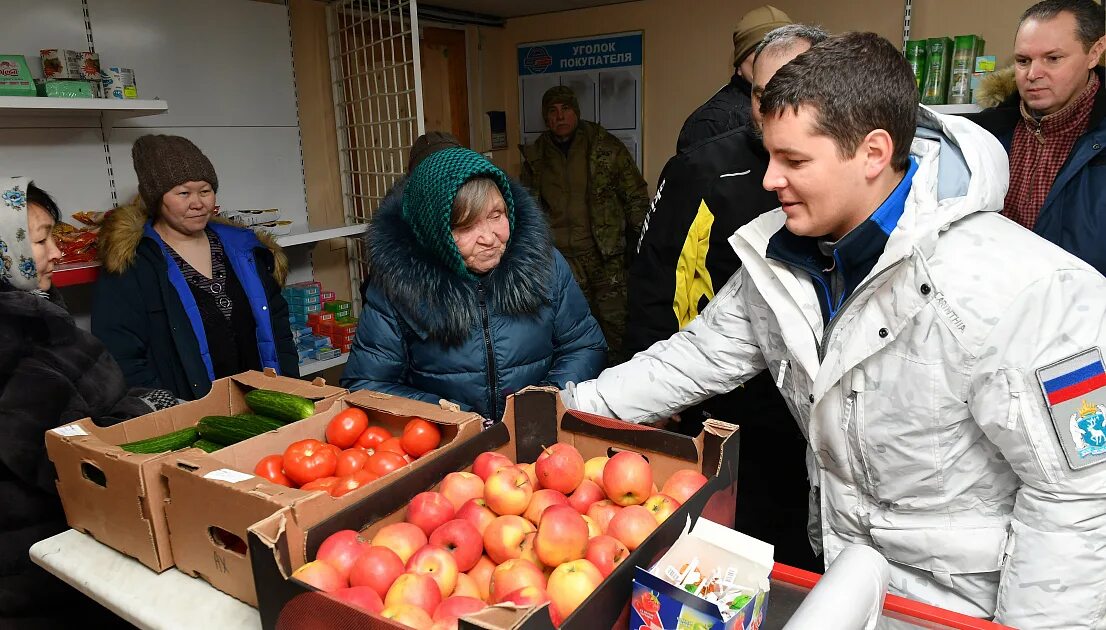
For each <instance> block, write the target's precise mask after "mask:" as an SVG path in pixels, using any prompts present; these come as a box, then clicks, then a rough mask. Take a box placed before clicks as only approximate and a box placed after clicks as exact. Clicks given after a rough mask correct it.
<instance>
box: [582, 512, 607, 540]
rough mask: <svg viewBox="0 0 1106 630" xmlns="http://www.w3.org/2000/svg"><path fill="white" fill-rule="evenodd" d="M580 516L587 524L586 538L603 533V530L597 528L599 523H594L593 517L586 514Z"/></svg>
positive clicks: (589, 538)
mask: <svg viewBox="0 0 1106 630" xmlns="http://www.w3.org/2000/svg"><path fill="white" fill-rule="evenodd" d="M580 518H582V519H584V522H585V523H587V524H588V540H591V539H592V538H595V537H596V536H600V535H602V534H603V530H601V529H599V523H596V522H595V519H594V518H592V517H590V516H588V515H587V514H582V515H581V516H580Z"/></svg>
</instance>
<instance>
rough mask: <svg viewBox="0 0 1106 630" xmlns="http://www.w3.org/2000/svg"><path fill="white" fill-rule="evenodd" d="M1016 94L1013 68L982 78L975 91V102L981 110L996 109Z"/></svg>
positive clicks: (1016, 87)
mask: <svg viewBox="0 0 1106 630" xmlns="http://www.w3.org/2000/svg"><path fill="white" fill-rule="evenodd" d="M1017 93H1018V84H1017V83H1016V82H1015V80H1014V66H1009V67H1006V68H1003V69H1002V70H996V71H995V72H992V73H990V74H988V75H987V76H985V77H983V79H981V80H980V82H979V88H978V89H977V90H976V97H975V100H976V102H977V103H979V106H980V107H982V108H983V109H988V108H991V107H998V106H999V105H1002V104H1003V103H1005V102H1006V101H1007V99H1009V98H1010V97H1011V96H1013V95H1015V94H1017Z"/></svg>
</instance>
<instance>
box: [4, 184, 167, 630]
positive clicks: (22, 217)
mask: <svg viewBox="0 0 1106 630" xmlns="http://www.w3.org/2000/svg"><path fill="white" fill-rule="evenodd" d="M58 216H59V213H58V208H57V205H56V204H55V203H54V201H53V200H52V199H51V198H50V197H49V195H47V194H46V193H45V192H43V191H42V190H40V189H38V188H36V187H35V186H34V184H31V183H29V182H28V181H27V179H26V178H22V177H15V178H11V177H6V178H0V504H3V506H4V509H3V510H2V511H0V627H3V628H7V627H18V628H58V627H66V626H67V625H75V624H77V623H82V624H83V626H84V627H88V626H90V625H91V626H92V627H104V626H105V624H106V625H111V624H113V623H115V622H118V619H117V618H114V617H113V616H112V615H110V613H107V612H106V611H105V610H104V609H102V608H100V607H98V606H97V605H95V604H93V603H92V602H91V601H89V600H87V599H86V598H84V597H83V596H82V595H81V594H80V593H79V592H77V591H75V590H73V589H70V588H69V587H67V586H66V585H65V584H64V583H62V582H61V581H59V580H58V579H56V578H54V577H53V576H51V575H49V574H48V573H46V572H45V571H44V570H42V569H41V568H39V567H38V566H37V565H35V564H33V563H32V562H31V559H30V557H29V556H28V549H29V548H30V547H31V545H33V544H34V543H36V542H38V541H40V540H42V539H45V538H49V537H50V536H53V535H54V534H57V533H59V532H61V531H64V530H65V528H66V524H65V514H64V513H63V511H62V507H61V502H60V501H59V499H58V496H57V488H56V486H55V485H54V468H53V466H52V465H51V464H50V460H49V459H48V458H47V456H46V444H45V441H44V438H43V435H44V434H45V432H46V431H48V430H50V429H53V428H55V427H57V426H60V425H63V424H66V423H68V422H72V421H74V420H79V419H81V418H86V417H91V418H92V420H93V421H94V422H95V423H97V424H99V425H101V426H107V425H110V424H115V423H117V422H119V421H121V420H125V419H127V418H133V417H136V416H140V415H144V414H147V413H151V412H153V411H156V410H157V409H160V408H164V407H168V406H171V405H173V404H174V403H176V398H175V397H174V396H172V395H171V394H170V393H169V392H165V391H157V390H149V389H143V390H139V389H131V390H128V389H127V385H126V383H125V382H124V379H123V373H122V371H120V369H119V366H118V365H117V364H116V363H115V361H114V360H113V359H112V357H111V355H110V354H108V351H107V349H106V348H104V345H103V344H102V343H100V341H99V340H98V339H96V338H95V337H93V336H92V335H91V334H90V333H88V332H87V331H85V330H81V329H80V328H78V327H77V325H76V323H74V321H73V318H72V317H71V316H70V315H69V312H68V311H67V310H66V308H65V303H64V302H63V301H62V299H61V295H60V294H59V293H58V291H57V289H55V288H53V287H52V286H51V274H52V272H53V269H54V265H55V264H56V263H57V260H58V258H59V257H60V256H61V252H59V251H58V248H57V246H56V245H55V244H54V239H53V237H52V236H51V230H52V228H53V225H54V223H55V222H56V221H57V220H58Z"/></svg>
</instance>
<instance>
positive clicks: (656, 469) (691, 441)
mask: <svg viewBox="0 0 1106 630" xmlns="http://www.w3.org/2000/svg"><path fill="white" fill-rule="evenodd" d="M431 464H432V465H430V466H425V467H423V468H421V469H419V470H411V471H410V472H409V473H407V474H406V475H403V476H401V477H400V478H399V479H397V480H396V481H395V482H393V483H392V484H391V485H390V486H389V488H388V491H386V492H383V493H379V494H378V495H374V496H373V497H372V500H371V501H363V502H357V503H355V504H352V505H348V506H347V507H345V508H344V509H342V510H341V511H339V512H338V513H336V514H333V515H331V516H329V517H327V518H323V519H320V520H319V521H318V522H314V523H311V522H304V521H303V520H302V519H300V520H291V519H288V518H286V517H285V515H282V514H281V513H279V512H278V513H277V514H274V515H273V516H272V517H270V518H269V519H266V520H264V521H261V522H259V523H257V524H255V525H254V526H253V527H252V528H251V529H250V534H249V545H250V555H251V560H252V562H253V567H254V577H255V580H256V587H257V596H258V603H259V605H258V607H259V609H260V612H261V617H262V624H263V626H264V627H266V628H276V627H281V628H286V627H298V626H299V625H300V624H301V622H303V621H305V620H307V619H308V618H310V619H311V620H312V621H313V622H315V623H319V622H322V623H324V624H330V625H342V624H345V623H354V624H356V623H361V624H365V623H368V624H372V625H373V627H396V628H403V627H414V628H431V627H434V628H443V629H444V628H453V627H485V628H551V627H566V628H597V627H604V628H609V627H613V626H615V625H618V624H619V623H621V624H625V623H626V620H627V618H628V603H629V600H630V595H631V589H632V582H633V568H634V565H641V566H650V565H651V564H652V561H653V560H655V559H656V558H658V557H659V556H660V555H661V554H663V553H664V551H665V550H667V549H668V547H670V546H671V545H672V543H673V542H674V541H675V540H676V539H677V538H678V537H679V536H680V534H681V532H682V531H683V528H684V526H685V524H686V522H687V519H688V517H691V518H692V519H696V518H698V517H699V516H700V515H704V514H705V515H707V516H708V517H709V518H711V519H712V520H715V521H717V522H721V523H728V524H732V523H733V514H734V505H735V499H736V481H737V479H736V475H737V435H736V427H734V426H733V425H730V424H727V423H724V422H717V421H711V422H709V423H708V424H707V426H706V428H705V430H704V433H703V434H701V435H700V436H698V437H696V438H689V437H686V436H682V435H677V434H673V433H668V432H665V431H660V430H657V429H654V428H651V427H647V426H646V427H643V426H638V425H633V424H627V423H623V422H620V421H617V420H611V419H607V418H598V417H594V416H588V415H587V414H578V413H576V412H567V411H566V410H565V409H564V407H563V406H562V405H561V404H560V399H559V397H558V396H557V394H556V392H555V391H554V390H551V389H546V388H531V389H528V390H524V391H523V392H521V393H519V394H517V395H515V396H513V397H512V398H511V399H509V402H508V406H507V413H506V415H505V417H504V420H503V422H502V423H500V424H498V425H495V426H493V427H492V428H490V429H488V430H486V431H484V432H482V433H480V434H479V435H476V436H474V437H473V438H470V439H469V440H468V441H467V442H465V443H463V444H459V445H457V446H456V447H455V448H454V449H452V450H451V451H450V453H449V454H448V455H446V456H445V457H442V458H439V459H437V460H435V461H434V462H431ZM436 469H437V470H436ZM370 617H371V618H370ZM620 620H621V621H620Z"/></svg>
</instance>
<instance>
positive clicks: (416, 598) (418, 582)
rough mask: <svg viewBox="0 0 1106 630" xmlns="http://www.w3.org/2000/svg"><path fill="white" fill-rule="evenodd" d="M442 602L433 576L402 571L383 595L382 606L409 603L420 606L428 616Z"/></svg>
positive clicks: (440, 593)
mask: <svg viewBox="0 0 1106 630" xmlns="http://www.w3.org/2000/svg"><path fill="white" fill-rule="evenodd" d="M440 603H442V590H441V589H440V588H438V583H437V582H435V581H434V578H432V577H430V576H429V575H426V574H420V573H404V574H403V575H401V576H399V577H398V578H396V581H395V583H394V584H392V588H390V589H388V594H387V595H386V596H385V597H384V606H385V607H386V608H391V607H392V606H398V605H400V604H410V605H412V606H416V607H418V608H421V609H422V610H423V612H425V613H426V614H427V615H428V616H429V615H430V614H431V613H433V612H434V609H435V608H437V607H438V604H440Z"/></svg>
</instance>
